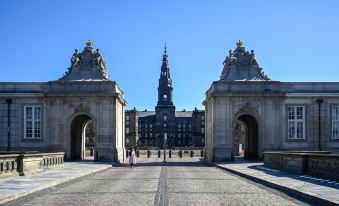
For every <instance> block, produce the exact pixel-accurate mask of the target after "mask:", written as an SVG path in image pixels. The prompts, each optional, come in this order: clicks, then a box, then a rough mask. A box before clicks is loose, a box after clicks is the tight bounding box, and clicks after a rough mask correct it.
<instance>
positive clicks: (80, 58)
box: [59, 40, 109, 80]
mask: <svg viewBox="0 0 339 206" xmlns="http://www.w3.org/2000/svg"><path fill="white" fill-rule="evenodd" d="M59 80H109V75H108V72H107V69H106V63H105V60H104V59H103V57H102V56H101V54H100V53H99V49H96V50H93V42H92V41H91V40H89V41H87V42H86V47H85V48H84V50H83V51H82V52H81V53H78V50H77V49H75V51H74V54H73V56H72V58H71V66H70V67H69V68H68V70H67V72H66V73H65V74H64V75H63V77H61V78H60V79H59Z"/></svg>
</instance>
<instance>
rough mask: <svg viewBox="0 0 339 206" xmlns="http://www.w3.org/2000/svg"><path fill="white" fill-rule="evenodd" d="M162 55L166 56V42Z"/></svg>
mask: <svg viewBox="0 0 339 206" xmlns="http://www.w3.org/2000/svg"><path fill="white" fill-rule="evenodd" d="M164 55H167V47H166V42H165V47H164Z"/></svg>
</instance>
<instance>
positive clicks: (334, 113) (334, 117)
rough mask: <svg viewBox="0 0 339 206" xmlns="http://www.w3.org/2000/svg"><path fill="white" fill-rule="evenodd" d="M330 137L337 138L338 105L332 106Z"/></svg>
mask: <svg viewBox="0 0 339 206" xmlns="http://www.w3.org/2000/svg"><path fill="white" fill-rule="evenodd" d="M332 139H339V106H333V107H332Z"/></svg>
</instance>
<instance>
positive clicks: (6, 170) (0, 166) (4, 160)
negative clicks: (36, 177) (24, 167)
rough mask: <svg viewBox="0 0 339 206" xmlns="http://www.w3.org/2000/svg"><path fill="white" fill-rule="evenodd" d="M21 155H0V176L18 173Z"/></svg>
mask: <svg viewBox="0 0 339 206" xmlns="http://www.w3.org/2000/svg"><path fill="white" fill-rule="evenodd" d="M18 157H19V155H14V154H8V155H0V178H2V177H9V176H13V175H17V173H18Z"/></svg>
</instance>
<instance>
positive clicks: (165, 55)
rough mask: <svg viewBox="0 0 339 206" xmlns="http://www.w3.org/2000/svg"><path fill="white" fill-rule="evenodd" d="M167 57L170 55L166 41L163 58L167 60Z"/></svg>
mask: <svg viewBox="0 0 339 206" xmlns="http://www.w3.org/2000/svg"><path fill="white" fill-rule="evenodd" d="M167 57H168V55H167V46H166V42H165V46H164V54H163V56H162V59H163V60H167Z"/></svg>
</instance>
